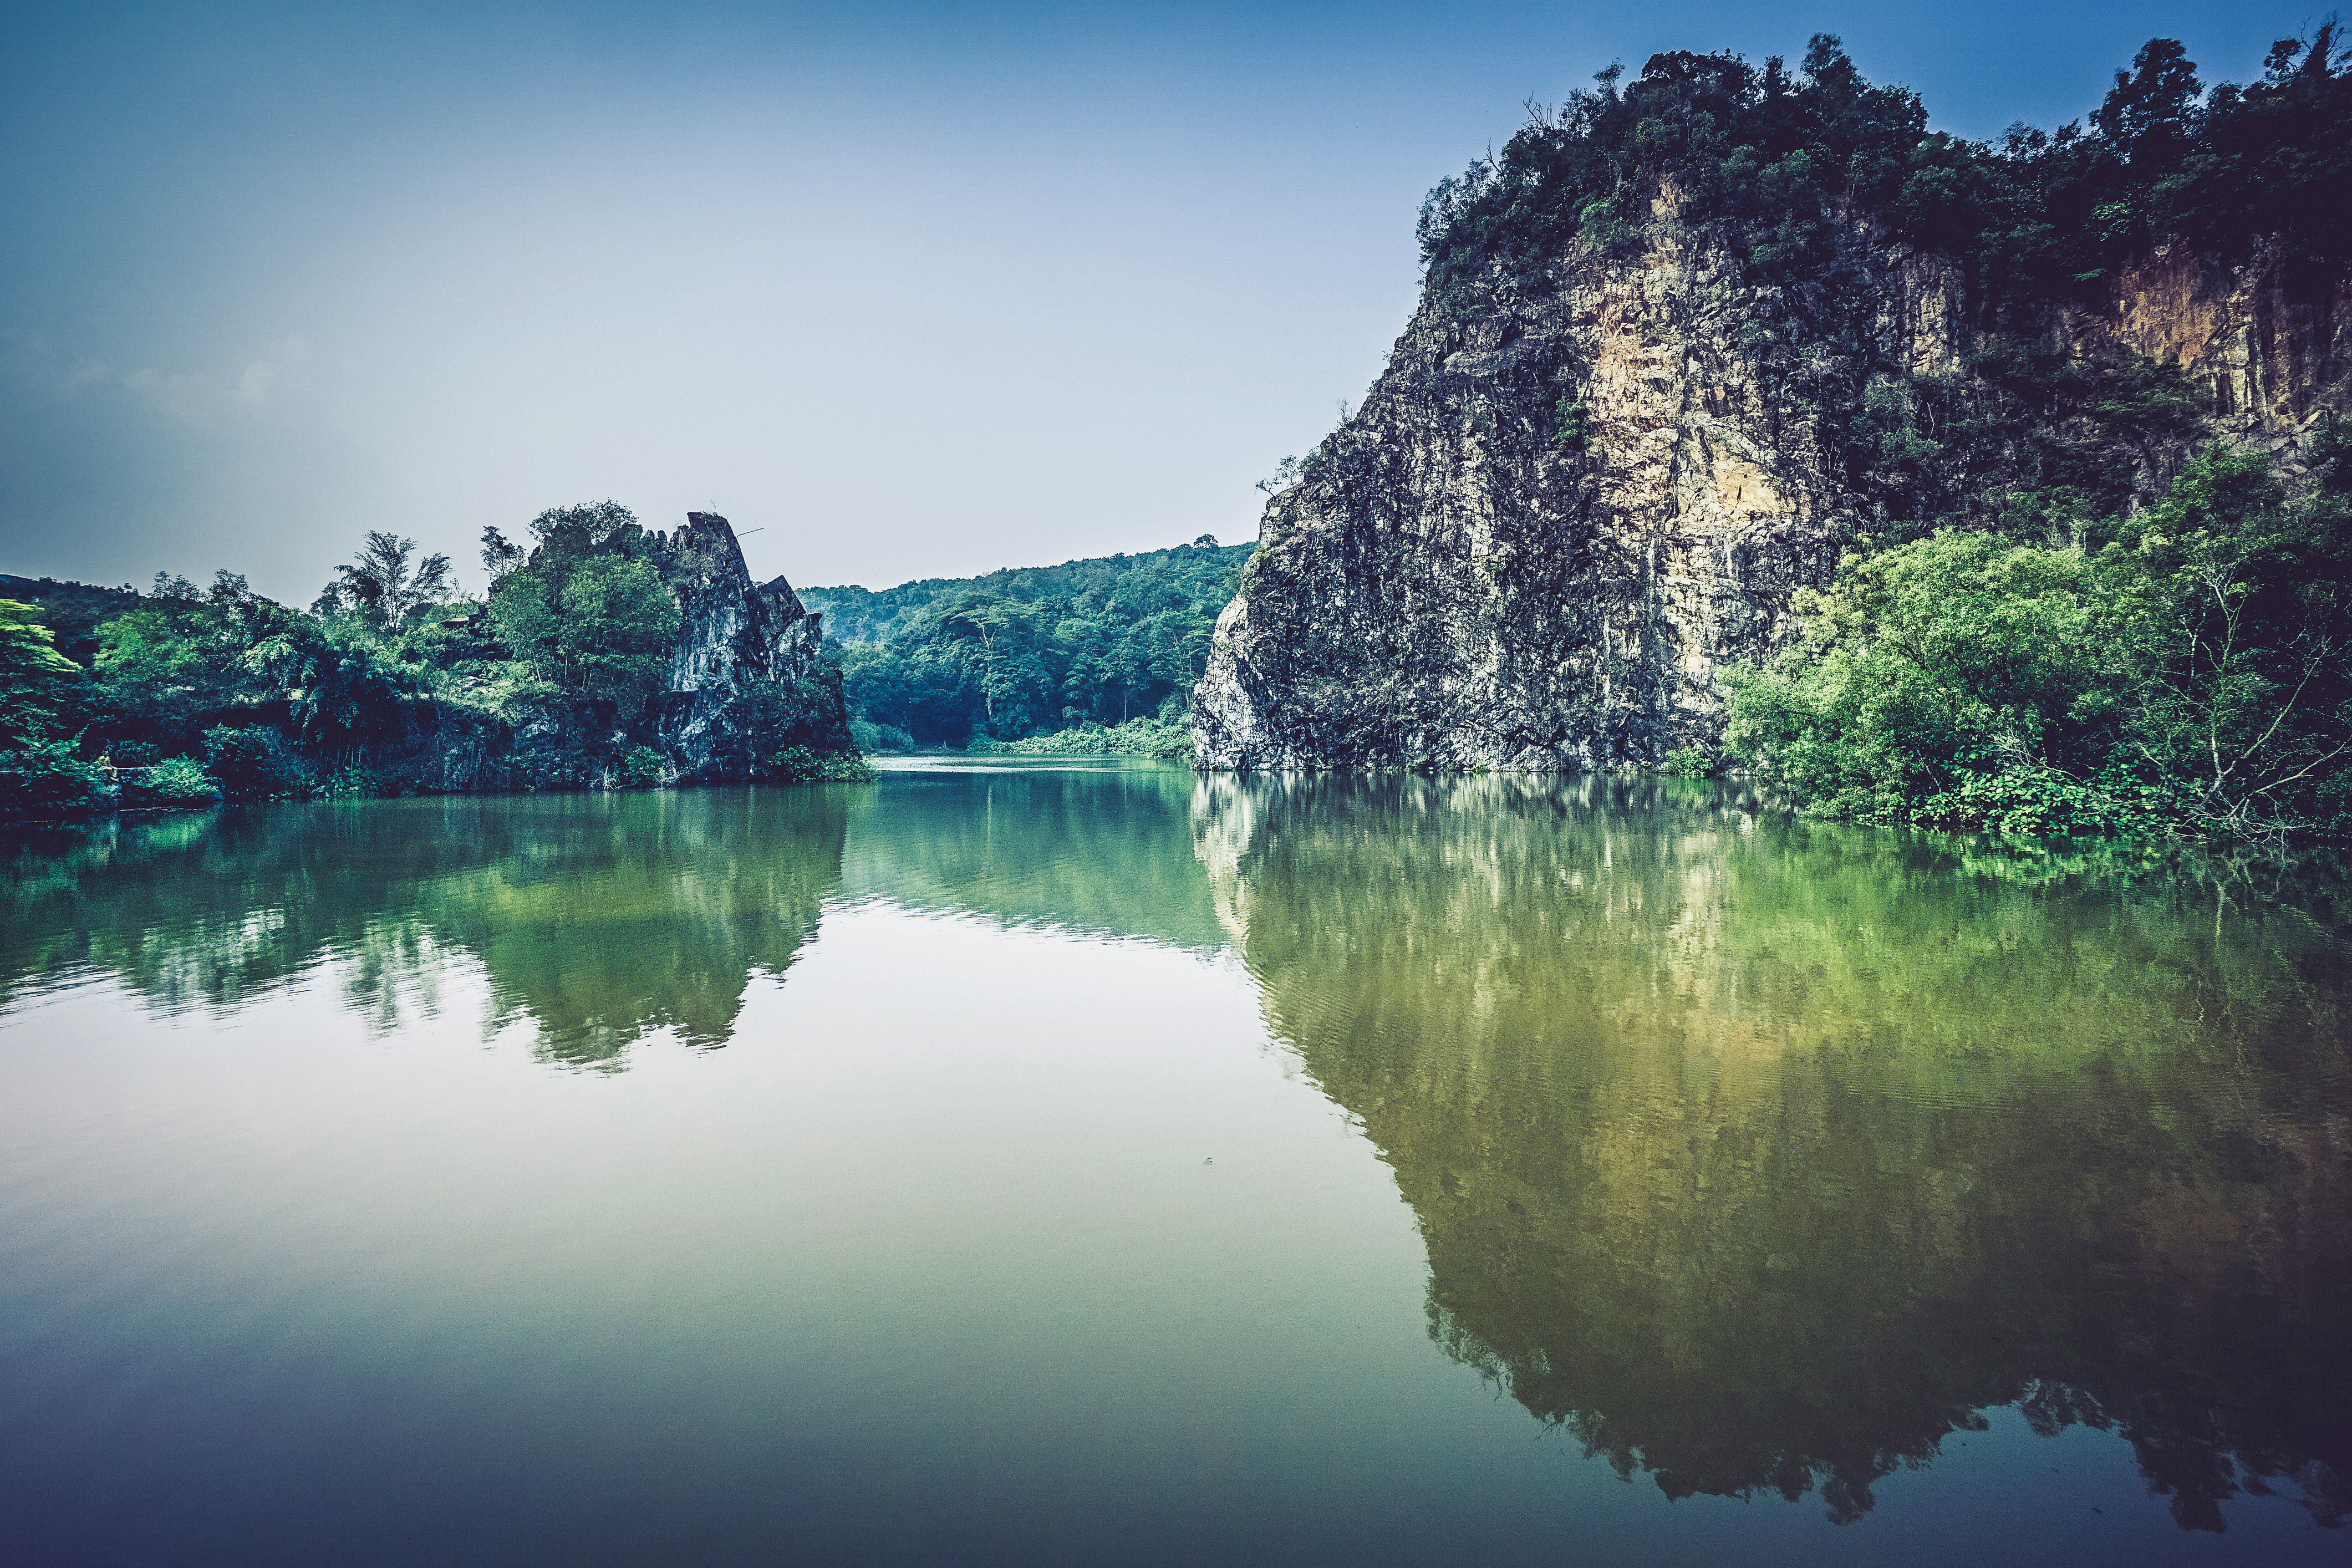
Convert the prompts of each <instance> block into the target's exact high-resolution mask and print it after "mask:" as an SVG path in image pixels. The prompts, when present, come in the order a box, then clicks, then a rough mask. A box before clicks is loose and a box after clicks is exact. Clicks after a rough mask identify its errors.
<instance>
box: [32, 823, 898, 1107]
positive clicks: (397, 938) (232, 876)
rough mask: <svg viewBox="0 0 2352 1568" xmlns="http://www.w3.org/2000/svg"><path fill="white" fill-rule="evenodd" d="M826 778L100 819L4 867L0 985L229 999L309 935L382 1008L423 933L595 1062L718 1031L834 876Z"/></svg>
mask: <svg viewBox="0 0 2352 1568" xmlns="http://www.w3.org/2000/svg"><path fill="white" fill-rule="evenodd" d="M851 793H852V792H850V791H848V790H845V789H842V788H839V787H824V786H816V787H799V788H790V789H754V790H725V791H707V792H704V791H695V792H681V793H676V794H661V795H603V796H597V795H547V796H537V797H524V798H517V797H511V796H509V797H490V798H479V797H478V798H469V799H449V800H436V801H414V802H398V803H394V802H383V803H377V804H374V805H365V806H359V807H350V808H343V807H333V806H293V807H284V808H272V809H263V810H254V811H247V812H235V813H229V814H226V815H225V816H221V817H219V818H217V819H199V818H182V819H178V820H175V821H170V822H165V823H162V824H156V825H153V826H123V827H120V828H117V827H114V826H108V827H106V828H104V829H101V830H100V831H99V832H98V833H97V834H96V835H95V836H94V837H89V839H87V840H86V841H85V842H83V843H82V844H81V845H80V846H79V847H78V848H75V849H73V850H71V851H69V852H68V853H67V854H65V855H63V856H58V857H51V858H26V860H25V861H23V862H21V863H20V864H19V866H18V868H16V876H14V877H13V878H12V879H10V880H9V881H8V882H7V884H6V890H7V893H8V896H9V908H8V910H7V916H8V918H7V930H6V933H5V937H0V988H5V989H13V988H14V987H15V986H16V984H20V983H22V982H23V981H24V980H25V979H26V978H29V977H31V976H35V975H39V974H43V973H50V974H55V973H60V972H66V971H70V970H75V969H79V968H83V967H85V966H87V967H93V968H96V969H99V970H101V971H110V972H112V973H114V974H116V975H118V976H119V977H120V978H121V980H122V981H123V982H124V983H125V984H128V985H130V986H131V987H132V988H133V989H135V990H137V991H140V992H142V993H143V994H147V995H149V996H151V997H152V998H154V999H155V1000H156V1001H158V1002H159V1003H161V1004H163V1005H166V1006H174V1007H176V1006H184V1005H196V1004H209V1005H224V1006H225V1005H235V1004H236V1002H237V1001H238V1000H240V999H241V998H243V997H244V996H246V995H247V994H250V993H252V992H255V991H257V990H260V989H264V988H267V987H268V986H270V985H272V984H276V983H277V982H278V981H281V980H283V979H286V978H287V977H289V976H291V975H294V974H296V973H300V972H301V971H303V970H305V969H306V968H308V967H309V966H310V964H312V963H315V962H317V961H318V960H319V959H320V958H322V957H329V956H332V957H338V958H341V959H344V960H346V961H347V963H346V964H345V967H344V971H343V973H344V974H345V976H346V982H345V983H346V984H347V985H349V986H351V987H352V989H353V991H354V992H355V993H356V995H355V998H354V999H355V1000H359V1001H362V1002H368V1003H373V1005H376V1006H378V1007H379V1008H381V1009H382V1010H383V1012H384V1013H385V1014H386V1015H387V1016H396V1015H397V1013H398V1012H399V1010H400V1009H401V1008H402V1007H403V1006H414V1005H426V1006H429V1005H430V1004H431V993H432V987H433V984H434V980H435V976H436V973H437V972H438V969H437V962H436V959H437V955H439V954H442V953H446V952H448V951H450V950H458V951H464V952H471V953H472V954H474V955H475V956H476V957H477V958H478V959H479V960H480V962H481V963H482V964H483V966H484V968H485V969H486V970H487V971H488V976H489V980H490V984H491V986H492V994H493V998H494V1002H493V1005H494V1009H495V1011H494V1013H493V1016H492V1017H491V1019H490V1024H491V1025H492V1026H496V1025H497V1024H499V1023H502V1022H504V1021H506V1020H508V1019H510V1018H514V1017H518V1016H528V1017H530V1019H532V1020H534V1021H535V1022H536V1024H537V1026H538V1029H539V1040H540V1049H541V1052H542V1053H543V1054H545V1055H547V1056H550V1057H551V1058H555V1059H558V1060H562V1061H569V1062H574V1063H580V1064H617V1063H618V1061H619V1058H620V1057H621V1054H622V1053H623V1051H624V1050H625V1047H627V1046H628V1045H629V1043H630V1042H631V1041H633V1040H635V1039H636V1038H637V1037H640V1036H642V1035H644V1034H646V1033H647V1032H648V1031H651V1030H654V1029H658V1028H665V1027H667V1028H673V1029H675V1030H676V1031H677V1033H678V1035H679V1036H680V1037H682V1038H684V1039H686V1040H687V1041H688V1042H690V1043H693V1044H698V1045H719V1044H723V1043H725V1041H726V1040H727V1038H728V1037H729V1036H730V1033H731V1032H732V1030H733V1027H734V1020H735V1016H736V1014H737V1012H738V1010H739V1009H740V1006H741V1004H742V996H743V990H744V986H745V984H746V983H747V981H748V978H749V976H750V973H751V971H752V970H754V969H761V970H765V971H767V972H769V973H782V971H783V970H784V968H785V967H786V966H787V965H788V964H790V963H792V961H793V955H794V953H795V952H797V951H798V950H799V948H800V947H801V945H802V944H803V942H806V941H807V940H808V939H809V937H810V936H811V935H813V934H814V931H815V929H816V922H817V915H818V910H819V907H820V904H821V903H822V901H823V900H824V897H825V896H826V895H827V894H828V893H829V892H831V891H832V890H833V889H835V887H836V886H837V885H838V884H839V881H840V878H841V853H842V840H843V835H844V831H845V824H846V821H847V805H846V797H847V795H849V794H851Z"/></svg>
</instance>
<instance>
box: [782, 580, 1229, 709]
mask: <svg viewBox="0 0 2352 1568" xmlns="http://www.w3.org/2000/svg"><path fill="white" fill-rule="evenodd" d="M1254 549H1255V546H1254V545H1248V544H1237V545H1232V546H1225V545H1220V544H1219V543H1218V542H1216V541H1215V540H1214V539H1213V538H1212V537H1210V536H1208V535H1206V534H1203V535H1202V537H1201V538H1200V539H1198V540H1195V541H1194V542H1192V543H1190V544H1179V545H1177V546H1175V547H1174V548H1172V549H1169V550H1150V551H1146V552H1142V553H1141V554H1138V555H1103V556H1096V557H1094V558H1092V559H1089V560H1085V561H1065V562H1063V563H1061V564H1060V565H1058V566H1017V567H1006V568H1004V569H1003V570H1002V571H997V572H991V573H988V574H984V575H982V576H978V577H927V578H924V579H922V580H921V581H919V582H914V583H902V584H899V585H898V586H897V587H895V588H886V589H883V590H882V591H880V592H879V593H877V592H875V591H873V590H871V589H868V588H862V587H844V588H803V589H802V590H801V600H802V602H803V604H805V605H807V606H808V607H809V608H810V609H812V610H814V611H816V612H818V613H819V614H821V615H823V616H824V627H825V633H826V636H827V638H828V640H829V641H832V642H834V643H835V644H836V645H837V647H839V650H840V658H841V668H842V675H843V678H844V680H845V689H846V691H847V694H848V697H849V701H850V706H851V710H852V712H853V715H854V717H855V718H856V720H857V721H859V722H860V723H861V724H863V725H866V726H869V728H867V729H866V730H864V731H861V736H862V741H863V743H864V744H866V745H867V746H868V747H869V748H872V747H877V746H879V747H884V748H888V747H894V746H903V745H908V744H913V745H924V746H964V745H970V744H974V743H986V744H997V743H1005V742H1011V743H1019V742H1024V741H1035V740H1039V739H1042V738H1043V737H1045V736H1048V735H1056V734H1059V735H1065V736H1066V735H1068V734H1069V733H1071V732H1081V733H1083V734H1084V735H1086V736H1089V737H1096V738H1097V739H1096V741H1095V742H1089V743H1090V744H1097V743H1098V746H1099V747H1100V748H1104V749H1118V748H1121V747H1129V746H1132V747H1143V748H1145V749H1148V750H1150V751H1153V752H1158V751H1159V750H1160V749H1162V748H1164V747H1165V746H1166V745H1168V744H1171V743H1173V742H1171V738H1170V734H1169V733H1168V732H1166V731H1164V729H1153V730H1152V731H1151V733H1150V734H1149V735H1142V734H1127V735H1124V736H1122V737H1119V738H1110V737H1100V736H1098V735H1097V728H1098V727H1102V726H1118V725H1124V724H1127V723H1129V721H1146V722H1148V723H1149V724H1151V725H1157V726H1162V727H1164V726H1167V725H1171V724H1178V723H1180V722H1181V716H1182V713H1183V694H1184V693H1185V692H1186V691H1188V690H1190V689H1191V688H1192V683H1193V682H1194V681H1195V680H1198V679H1200V676H1201V670H1202V667H1203V665H1204V664H1205V663H1206V662H1207V659H1208V651H1209V636H1210V633H1211V631H1212V630H1213V628H1214V627H1215V626H1216V623H1217V616H1218V615H1219V613H1220V612H1222V611H1223V609H1224V607H1225V605H1226V604H1227V603H1228V602H1229V601H1231V599H1232V598H1233V596H1234V587H1235V585H1236V584H1238V583H1239V581H1240V579H1241V574H1242V568H1243V567H1244V565H1246V564H1248V563H1249V559H1250V552H1252V551H1253V550H1254ZM1174 734H1175V736H1176V738H1177V740H1178V741H1180V742H1181V730H1179V731H1174Z"/></svg>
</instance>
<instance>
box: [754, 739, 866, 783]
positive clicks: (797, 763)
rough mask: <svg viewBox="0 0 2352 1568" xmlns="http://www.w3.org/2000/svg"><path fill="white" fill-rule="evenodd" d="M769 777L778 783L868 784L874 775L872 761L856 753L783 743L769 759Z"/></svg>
mask: <svg viewBox="0 0 2352 1568" xmlns="http://www.w3.org/2000/svg"><path fill="white" fill-rule="evenodd" d="M768 776H769V777H770V778H772V779H774V780H776V781H777V782H778V783H780V784H870V783H871V782H873V780H874V778H875V777H876V776H877V775H876V773H875V772H874V764H873V763H869V762H867V761H866V759H865V758H864V757H861V756H859V755H858V754H857V753H856V752H823V753H820V752H813V751H811V750H809V748H807V747H806V746H786V747H785V748H784V749H783V750H782V751H781V752H777V753H776V754H775V756H774V757H772V758H771V759H770V760H769V763H768Z"/></svg>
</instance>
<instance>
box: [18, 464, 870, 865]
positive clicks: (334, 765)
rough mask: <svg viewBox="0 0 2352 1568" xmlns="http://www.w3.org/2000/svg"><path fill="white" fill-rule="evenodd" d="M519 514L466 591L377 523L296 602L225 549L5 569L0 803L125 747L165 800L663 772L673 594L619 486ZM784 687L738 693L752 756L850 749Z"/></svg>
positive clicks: (757, 768) (777, 772) (782, 758)
mask: <svg viewBox="0 0 2352 1568" xmlns="http://www.w3.org/2000/svg"><path fill="white" fill-rule="evenodd" d="M528 537H529V540H530V544H529V546H528V547H526V546H524V545H523V544H521V543H519V542H509V540H507V539H506V538H505V537H504V535H503V534H502V533H501V532H500V531H499V530H497V529H488V530H485V531H484V535H483V541H482V565H483V569H484V572H485V574H486V576H487V578H488V588H487V591H486V592H484V593H482V594H480V595H465V594H462V593H460V592H459V591H458V588H457V583H456V581H455V576H454V574H453V572H452V569H451V564H450V563H449V560H448V558H447V557H446V556H444V555H438V554H428V555H422V556H420V555H419V554H418V552H417V550H416V545H415V541H413V540H410V539H405V538H403V537H400V536H398V535H395V534H393V533H388V532H382V531H372V532H370V533H368V534H367V535H366V536H365V538H364V539H363V541H362V545H361V548H360V550H359V551H358V552H356V554H355V555H354V557H353V559H352V561H351V562H350V563H346V564H345V565H343V566H341V567H340V568H338V569H337V572H336V574H335V578H334V580H333V581H332V582H331V583H329V584H327V585H326V586H325V587H324V588H323V589H322V590H321V592H320V595H318V597H317V598H316V599H315V600H314V601H313V602H312V603H311V605H310V607H309V608H308V609H307V610H304V609H296V608H293V607H291V606H289V605H282V604H279V603H278V602H276V601H275V600H272V599H269V598H268V597H265V596H264V595H259V594H257V593H255V592H254V591H253V590H252V588H251V586H250V585H249V584H248V583H247V580H246V578H245V577H243V576H241V575H239V574H236V573H232V572H226V571H223V572H219V573H216V574H215V575H214V578H213V581H212V582H211V583H210V584H207V585H204V586H199V585H198V584H195V583H194V582H191V581H190V580H189V579H187V578H185V577H183V576H177V575H173V574H167V573H159V574H157V575H156V577H155V580H154V582H153V583H152V584H151V585H150V587H149V588H148V589H147V590H146V591H145V592H143V593H142V592H137V591H134V590H132V589H131V588H129V587H123V588H101V587H96V586H92V585H90V584H74V583H58V582H54V581H51V580H47V579H42V580H32V579H24V578H9V579H5V580H0V595H7V596H6V597H0V729H5V735H0V814H5V815H6V816H13V817H16V818H25V817H28V816H29V817H44V816H69V815H72V814H74V813H76V812H87V811H89V810H93V809H97V808H99V807H100V806H101V805H104V804H106V802H107V801H108V799H109V798H110V795H111V791H112V787H113V786H112V784H111V782H110V781H111V777H112V774H111V773H110V769H115V770H120V769H130V770H134V771H133V772H132V773H131V774H130V775H129V776H128V777H126V779H125V782H124V784H123V786H122V787H123V795H122V798H123V799H124V800H125V801H126V803H130V804H146V805H192V804H201V803H205V802H208V801H210V800H213V799H217V798H220V797H222V796H226V797H228V798H232V799H239V798H241V799H268V798H284V797H291V796H302V795H383V794H413V793H423V792H426V791H432V790H437V789H444V788H448V787H452V785H453V784H457V786H459V787H471V788H484V787H487V788H524V789H535V788H577V787H582V786H583V785H585V784H591V783H606V784H652V783H656V782H662V781H664V780H666V779H667V778H670V777H672V776H674V775H675V769H674V767H673V766H672V763H671V761H670V759H668V758H667V757H666V756H665V755H664V753H663V752H662V751H661V750H660V749H659V747H658V745H657V744H656V742H657V739H658V737H657V736H656V732H655V731H656V721H657V718H658V705H659V700H660V698H661V696H662V694H663V691H664V689H665V685H666V679H667V669H668V664H669V658H670V653H671V649H672V646H673V644H674V642H675V640H676V638H677V634H678V628H679V624H680V614H681V612H680V610H679V607H678V602H677V596H676V595H675V594H674V593H673V591H672V585H671V584H669V583H668V582H667V580H666V578H665V575H664V570H663V565H662V557H661V552H660V551H659V550H658V549H656V547H655V542H654V540H653V536H652V535H650V534H649V533H647V531H646V530H645V529H644V528H643V527H642V526H641V525H640V524H639V523H638V522H637V520H636V518H635V516H634V515H633V514H632V513H630V511H629V510H628V509H626V508H625V507H622V506H620V505H618V504H617V503H614V502H612V501H603V502H597V503H593V504H586V505H577V506H569V507H559V508H554V509H551V510H548V511H545V512H542V513H541V514H540V516H539V517H537V518H535V519H533V520H532V521H531V522H530V524H529V527H528ZM788 695H789V694H782V695H780V694H775V693H768V692H762V691H757V690H754V691H749V692H747V693H746V694H745V697H744V699H743V700H744V702H745V703H746V704H747V706H748V708H750V709H752V710H758V711H757V712H752V713H750V714H749V715H748V716H747V718H746V722H745V723H744V724H743V725H742V726H741V727H742V729H743V730H744V731H745V733H746V735H747V736H748V737H749V742H748V743H749V744H750V745H751V749H752V751H753V753H754V754H753V755H751V756H750V757H749V758H748V759H746V760H745V763H746V765H745V768H744V770H743V771H746V772H748V773H751V775H752V776H763V775H764V776H771V777H792V776H824V775H828V774H831V773H838V772H841V771H843V770H844V769H848V770H849V771H852V772H854V771H856V767H857V766H858V765H862V764H856V763H855V759H854V755H852V756H851V757H849V758H847V759H843V758H841V757H840V756H839V753H843V752H847V751H848V737H847V736H845V735H841V736H835V737H828V736H825V735H823V734H819V733H817V732H815V731H814V730H813V729H812V728H811V723H810V721H809V720H808V718H807V716H806V714H804V713H803V712H802V711H800V708H799V707H796V706H795V705H794V704H793V702H791V701H790V700H787V697H788ZM803 706H804V705H803ZM763 714H765V715H769V721H768V722H767V723H766V724H765V727H764V728H763V727H762V724H761V722H760V719H761V715H763ZM835 722H836V724H837V722H838V721H837V720H836V721H835Z"/></svg>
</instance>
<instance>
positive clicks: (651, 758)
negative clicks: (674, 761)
mask: <svg viewBox="0 0 2352 1568" xmlns="http://www.w3.org/2000/svg"><path fill="white" fill-rule="evenodd" d="M668 777H669V760H668V759H667V758H666V757H664V756H663V755H662V754H661V753H660V752H656V751H655V750H654V749H653V748H652V747H651V746H632V747H630V748H629V754H628V755H627V756H625V757H624V758H622V759H621V784H622V787H623V788H625V789H651V788H653V787H654V786H655V785H656V784H662V783H664V782H665V781H667V779H668Z"/></svg>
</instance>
